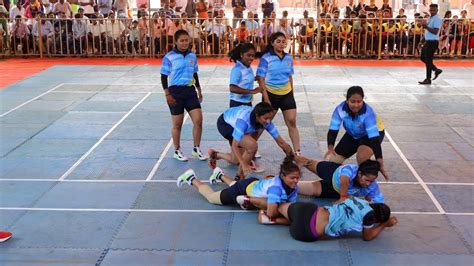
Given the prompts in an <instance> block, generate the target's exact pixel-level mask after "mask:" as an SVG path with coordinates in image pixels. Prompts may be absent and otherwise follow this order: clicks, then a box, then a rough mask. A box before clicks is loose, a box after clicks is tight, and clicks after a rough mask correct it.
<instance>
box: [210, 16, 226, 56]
mask: <svg viewBox="0 0 474 266" xmlns="http://www.w3.org/2000/svg"><path fill="white" fill-rule="evenodd" d="M207 32H208V33H209V35H208V36H207V41H208V42H209V43H210V44H211V52H212V54H213V55H218V54H220V51H221V48H223V47H221V41H222V40H226V32H227V28H226V26H225V25H224V24H223V23H222V18H220V17H219V16H218V17H216V19H215V22H214V23H211V25H209V26H208V27H207Z"/></svg>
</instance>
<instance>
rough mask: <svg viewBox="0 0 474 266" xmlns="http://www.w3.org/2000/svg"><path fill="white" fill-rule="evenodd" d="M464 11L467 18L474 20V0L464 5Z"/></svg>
mask: <svg viewBox="0 0 474 266" xmlns="http://www.w3.org/2000/svg"><path fill="white" fill-rule="evenodd" d="M464 10H466V11H467V18H468V19H474V0H471V1H468V2H467V3H466V4H465V5H464Z"/></svg>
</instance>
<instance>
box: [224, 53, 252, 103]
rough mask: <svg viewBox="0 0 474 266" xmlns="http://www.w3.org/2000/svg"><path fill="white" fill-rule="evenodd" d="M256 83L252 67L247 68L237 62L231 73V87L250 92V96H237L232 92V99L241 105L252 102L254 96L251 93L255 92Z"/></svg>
mask: <svg viewBox="0 0 474 266" xmlns="http://www.w3.org/2000/svg"><path fill="white" fill-rule="evenodd" d="M254 81H255V75H254V74H253V70H252V67H246V66H245V65H244V64H242V62H240V61H237V63H235V65H234V67H233V68H232V71H231V72H230V85H234V86H237V87H239V88H241V89H245V90H249V94H237V93H233V92H231V93H230V99H231V100H233V101H236V102H241V103H250V102H252V98H253V95H252V94H251V93H250V91H251V90H253V83H254Z"/></svg>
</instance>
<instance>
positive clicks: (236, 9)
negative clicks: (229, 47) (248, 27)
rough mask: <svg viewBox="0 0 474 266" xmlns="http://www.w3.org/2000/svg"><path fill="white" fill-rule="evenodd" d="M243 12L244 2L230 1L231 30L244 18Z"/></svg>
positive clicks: (241, 0) (242, 0)
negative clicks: (231, 14) (232, 14)
mask: <svg viewBox="0 0 474 266" xmlns="http://www.w3.org/2000/svg"><path fill="white" fill-rule="evenodd" d="M244 11H245V1H244V0H232V12H233V13H234V17H233V19H232V28H235V26H236V25H237V23H238V22H239V21H241V20H242V19H243V18H244Z"/></svg>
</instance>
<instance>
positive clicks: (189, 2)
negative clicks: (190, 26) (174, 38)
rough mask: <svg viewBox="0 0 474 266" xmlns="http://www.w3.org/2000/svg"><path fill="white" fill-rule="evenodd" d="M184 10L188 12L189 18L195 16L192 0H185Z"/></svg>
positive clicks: (194, 4) (194, 6) (194, 5)
mask: <svg viewBox="0 0 474 266" xmlns="http://www.w3.org/2000/svg"><path fill="white" fill-rule="evenodd" d="M185 11H186V14H188V17H189V18H195V17H196V3H195V2H194V1H193V0H187V5H186V9H185Z"/></svg>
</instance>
